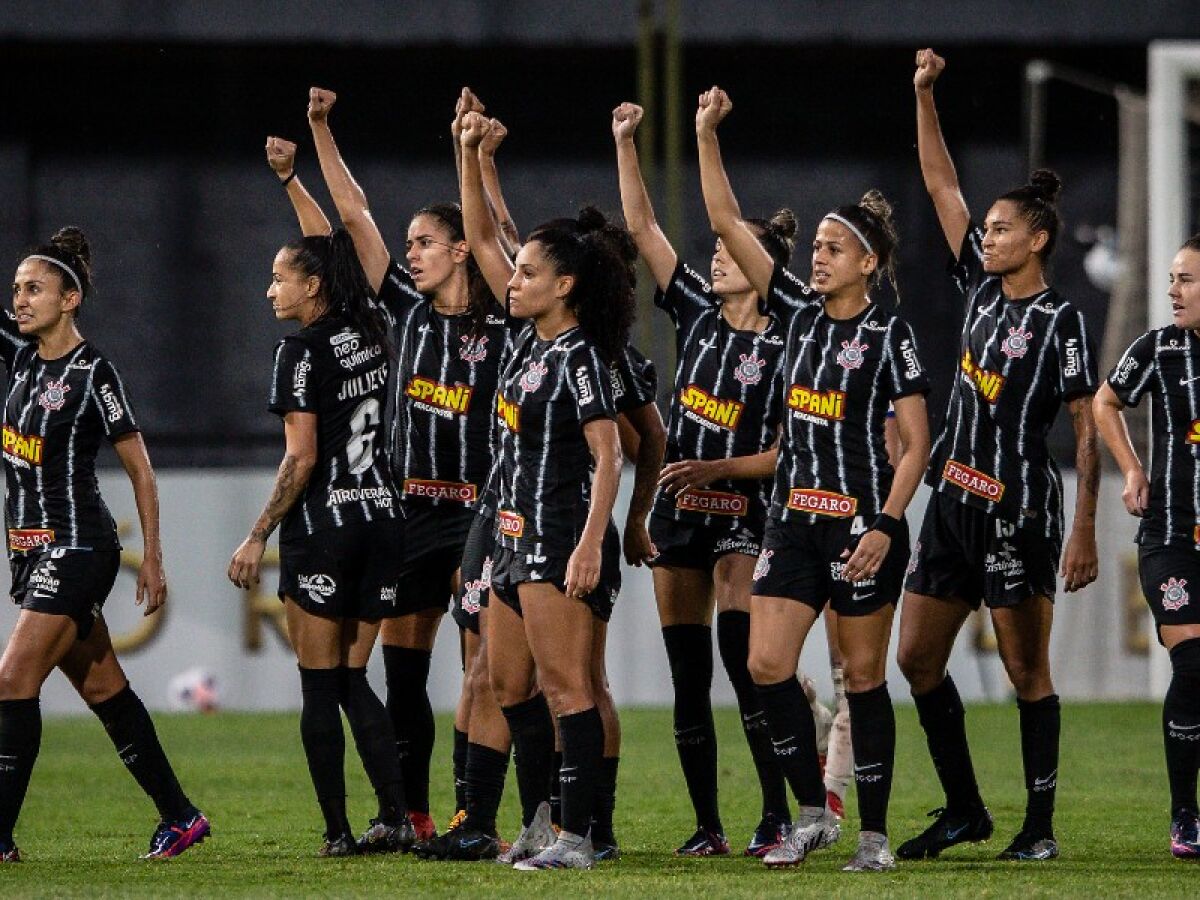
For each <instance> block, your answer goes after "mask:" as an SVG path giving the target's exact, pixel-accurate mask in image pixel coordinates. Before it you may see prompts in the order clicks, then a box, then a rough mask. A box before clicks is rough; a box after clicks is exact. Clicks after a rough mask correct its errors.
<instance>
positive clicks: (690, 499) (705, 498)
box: [675, 490, 750, 516]
mask: <svg viewBox="0 0 1200 900" xmlns="http://www.w3.org/2000/svg"><path fill="white" fill-rule="evenodd" d="M675 508H676V509H686V510H688V511H690V512H698V513H709V514H711V515H716V516H744V515H746V513H747V512H749V510H750V501H749V500H747V499H746V497H744V496H743V495H742V494H733V493H728V492H726V491H698V490H691V491H684V492H683V493H682V494H680V495H679V496H678V497H676V498H675Z"/></svg>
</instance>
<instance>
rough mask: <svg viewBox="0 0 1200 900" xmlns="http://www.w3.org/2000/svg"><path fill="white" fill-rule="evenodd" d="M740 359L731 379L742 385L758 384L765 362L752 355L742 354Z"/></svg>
mask: <svg viewBox="0 0 1200 900" xmlns="http://www.w3.org/2000/svg"><path fill="white" fill-rule="evenodd" d="M740 359H741V362H739V363H738V364H737V365H736V366H735V367H734V369H733V377H734V378H736V379H737V380H738V381H740V382H741V383H742V384H758V383H759V382H760V381H762V372H763V366H765V365H766V364H767V361H766V360H765V359H759V358H758V356H756V355H755V354H754V353H751V354H750V355H749V356H747V355H746V354H745V353H743V354H741V356H740Z"/></svg>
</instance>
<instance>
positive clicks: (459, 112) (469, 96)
mask: <svg viewBox="0 0 1200 900" xmlns="http://www.w3.org/2000/svg"><path fill="white" fill-rule="evenodd" d="M483 111H484V106H483V103H482V101H480V99H479V98H478V97H476V96H475V92H474V91H472V90H471V89H470V88H469V87H464V88H463V89H462V91H460V92H459V95H458V99H457V100H455V101H454V121H453V122H451V123H450V133H451V134H452V135H454V137H455V138H457V137H458V136H459V135H460V134H462V126H463V119H464V118H466V115H467V113H470V112H477V113H481V112H483Z"/></svg>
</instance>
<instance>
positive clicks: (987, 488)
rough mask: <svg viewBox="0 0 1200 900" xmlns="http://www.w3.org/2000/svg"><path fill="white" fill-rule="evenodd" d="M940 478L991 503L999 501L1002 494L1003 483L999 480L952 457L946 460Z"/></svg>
mask: <svg viewBox="0 0 1200 900" xmlns="http://www.w3.org/2000/svg"><path fill="white" fill-rule="evenodd" d="M942 478H944V479H945V480H946V481H948V482H950V483H951V484H952V485H954V486H955V487H960V488H962V489H963V490H964V491H967V492H969V493H972V494H974V495H975V496H977V497H982V498H983V499H985V500H991V501H992V502H993V503H999V502H1000V498H1001V497H1003V496H1004V485H1003V484H1002V483H1001V482H999V481H997V480H996V479H995V478H991V477H989V476H987V475H985V474H983V473H982V472H980V471H979V470H978V469H972V468H971V467H970V466H965V465H963V464H962V463H960V462H958V461H957V460H954V459H948V460H946V467H945V468H944V469H943V470H942Z"/></svg>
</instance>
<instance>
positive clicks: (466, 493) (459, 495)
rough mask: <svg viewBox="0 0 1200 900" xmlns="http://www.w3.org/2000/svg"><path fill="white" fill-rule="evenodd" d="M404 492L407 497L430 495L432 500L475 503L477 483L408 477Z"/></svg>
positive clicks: (405, 481)
mask: <svg viewBox="0 0 1200 900" xmlns="http://www.w3.org/2000/svg"><path fill="white" fill-rule="evenodd" d="M403 494H404V496H406V497H428V498H429V499H431V500H454V501H456V502H458V503H474V502H475V498H476V496H477V492H476V489H475V485H473V484H470V483H468V482H462V481H431V480H429V479H426V478H406V479H405V480H404V488H403Z"/></svg>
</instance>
